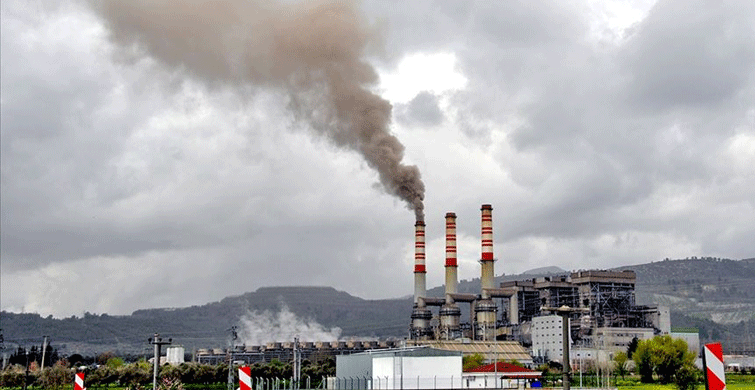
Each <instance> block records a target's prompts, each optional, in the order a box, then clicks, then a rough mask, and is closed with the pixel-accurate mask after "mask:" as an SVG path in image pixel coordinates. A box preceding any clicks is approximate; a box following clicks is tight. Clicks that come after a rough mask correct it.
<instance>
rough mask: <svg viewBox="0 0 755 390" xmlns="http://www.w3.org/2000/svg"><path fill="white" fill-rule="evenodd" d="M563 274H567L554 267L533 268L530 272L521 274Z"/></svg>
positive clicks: (563, 270)
mask: <svg viewBox="0 0 755 390" xmlns="http://www.w3.org/2000/svg"><path fill="white" fill-rule="evenodd" d="M565 272H567V271H566V270H565V269H562V268H559V267H556V266H550V267H540V268H533V269H531V270H527V271H524V272H522V275H545V274H562V273H565Z"/></svg>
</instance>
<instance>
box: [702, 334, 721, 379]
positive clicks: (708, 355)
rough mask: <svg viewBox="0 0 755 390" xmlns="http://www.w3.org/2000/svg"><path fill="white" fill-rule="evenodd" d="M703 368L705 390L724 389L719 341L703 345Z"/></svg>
mask: <svg viewBox="0 0 755 390" xmlns="http://www.w3.org/2000/svg"><path fill="white" fill-rule="evenodd" d="M703 368H704V370H705V389H706V390H726V377H725V376H724V353H723V349H722V348H721V343H713V344H705V346H704V347H703Z"/></svg>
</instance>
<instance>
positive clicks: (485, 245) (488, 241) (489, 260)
mask: <svg viewBox="0 0 755 390" xmlns="http://www.w3.org/2000/svg"><path fill="white" fill-rule="evenodd" d="M480 211H482V223H481V226H482V256H481V257H480V264H481V267H480V268H481V272H482V274H481V278H480V282H481V284H482V297H483V299H485V298H489V295H488V293H487V292H485V289H491V288H494V286H493V284H494V283H495V282H494V269H493V263H494V262H495V259H494V258H493V206H491V205H489V204H484V205H482V208H480Z"/></svg>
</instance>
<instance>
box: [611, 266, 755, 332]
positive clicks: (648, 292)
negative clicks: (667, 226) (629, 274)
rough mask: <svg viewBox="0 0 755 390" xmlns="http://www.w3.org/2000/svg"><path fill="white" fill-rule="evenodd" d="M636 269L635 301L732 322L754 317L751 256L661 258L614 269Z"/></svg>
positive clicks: (754, 275)
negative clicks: (741, 257)
mask: <svg viewBox="0 0 755 390" xmlns="http://www.w3.org/2000/svg"><path fill="white" fill-rule="evenodd" d="M625 269H631V270H633V271H634V272H635V273H637V302H638V303H640V304H652V303H656V304H660V305H667V306H670V307H672V308H673V309H674V310H676V311H679V312H684V313H685V314H686V315H688V316H691V317H697V318H706V319H710V320H713V321H714V322H717V323H723V324H734V323H738V322H740V321H745V320H750V319H754V318H755V259H745V260H738V261H737V260H729V259H714V258H692V259H685V260H663V261H657V262H653V263H647V264H641V265H636V266H631V267H620V268H617V270H625Z"/></svg>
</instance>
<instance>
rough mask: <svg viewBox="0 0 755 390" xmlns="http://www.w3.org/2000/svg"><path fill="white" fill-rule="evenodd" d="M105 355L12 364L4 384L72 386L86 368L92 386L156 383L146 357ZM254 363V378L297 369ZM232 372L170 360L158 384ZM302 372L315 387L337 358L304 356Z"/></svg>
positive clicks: (209, 381) (0, 375)
mask: <svg viewBox="0 0 755 390" xmlns="http://www.w3.org/2000/svg"><path fill="white" fill-rule="evenodd" d="M103 358H107V361H105V362H104V364H97V363H94V364H91V365H88V366H81V365H78V364H81V363H83V362H84V361H86V360H90V359H87V358H85V359H83V360H82V361H80V362H79V363H78V364H76V363H75V364H71V362H70V361H69V360H67V359H59V360H57V362H55V363H54V364H52V365H51V366H45V368H44V369H40V366H39V364H38V363H37V361H31V363H29V365H24V364H10V365H8V366H7V367H6V368H5V369H3V370H2V371H0V388H3V389H21V388H24V387H27V388H37V389H52V390H57V389H70V388H71V386H72V383H73V378H74V374H75V373H76V372H82V371H83V372H84V373H85V384H86V387H87V389H90V390H95V389H99V388H108V387H110V386H111V385H116V386H121V387H126V388H127V389H133V390H138V389H143V388H145V386H148V385H150V384H151V383H152V369H153V368H152V365H151V364H150V363H148V362H147V361H146V360H144V359H141V360H138V361H135V362H131V363H126V362H125V361H124V359H123V358H120V357H116V356H113V355H112V354H101V355H98V356H97V357H96V358H94V359H93V360H94V361H97V362H102V360H103ZM250 367H251V376H252V377H254V378H265V379H275V378H290V377H291V376H292V372H293V371H292V365H291V363H289V362H282V361H280V360H277V359H274V360H272V361H271V362H267V363H255V364H253V365H251V366H250ZM236 370H237V368H236V366H234V367H233V368H232V373H233V374H234V375H236ZM228 372H229V367H228V364H226V363H223V364H218V365H209V364H200V363H194V362H189V363H181V364H179V365H168V364H166V365H163V366H161V367H160V368H159V373H158V378H159V383H161V386H158V387H159V388H166V389H168V388H175V389H178V388H187V389H188V388H190V387H189V386H192V385H195V386H198V385H201V386H202V388H208V387H213V386H212V385H223V384H225V383H227V381H228ZM301 374H302V378H305V379H308V380H309V381H310V383H311V385H312V386H313V387H315V386H319V384H320V382H321V381H322V378H323V377H326V376H333V375H335V359H334V358H333V357H327V358H324V359H321V360H319V361H316V362H311V361H309V360H304V361H303V362H302V367H301ZM184 386H186V387H184ZM150 387H151V386H150ZM220 387H222V386H220Z"/></svg>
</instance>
